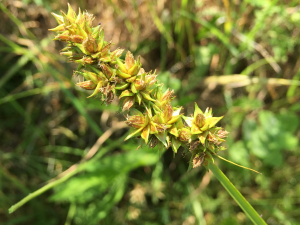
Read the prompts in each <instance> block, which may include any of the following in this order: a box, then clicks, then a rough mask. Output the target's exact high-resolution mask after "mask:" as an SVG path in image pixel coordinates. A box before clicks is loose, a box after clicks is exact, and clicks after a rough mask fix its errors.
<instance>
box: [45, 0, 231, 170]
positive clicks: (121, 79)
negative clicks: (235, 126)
mask: <svg viewBox="0 0 300 225" xmlns="http://www.w3.org/2000/svg"><path fill="white" fill-rule="evenodd" d="M61 13H62V15H61V16H60V15H57V14H55V13H52V15H53V16H54V17H55V19H56V20H57V22H58V24H59V25H58V26H57V27H55V28H53V29H50V30H51V31H54V32H57V36H56V37H55V38H54V40H59V41H64V42H67V47H65V48H64V49H63V50H62V51H61V54H62V55H65V56H67V57H68V59H69V61H71V62H75V63H77V64H78V68H77V71H75V74H79V75H82V76H83V77H84V79H85V80H84V81H83V82H79V83H77V84H76V85H77V86H79V87H81V88H83V89H86V90H94V92H93V93H92V94H91V95H90V96H89V97H93V96H100V97H101V99H102V101H105V102H106V103H110V102H111V101H112V100H113V98H114V97H115V96H117V97H118V98H119V99H120V100H121V103H122V109H123V111H129V115H128V116H127V118H126V123H127V124H128V126H130V127H131V130H130V134H129V135H128V136H127V137H126V139H125V140H127V139H129V138H132V137H141V138H142V139H143V140H144V142H145V143H146V144H149V146H150V147H155V146H156V145H158V146H159V147H160V149H161V148H169V147H172V149H173V151H174V153H176V152H177V151H178V148H179V147H180V146H183V147H184V148H185V151H190V152H191V153H192V157H191V160H190V167H197V166H201V165H202V164H203V165H207V163H208V161H209V160H213V157H212V155H213V154H217V152H218V151H220V150H224V149H225V148H224V147H222V146H220V144H221V143H222V142H225V140H224V138H225V137H226V136H227V134H228V132H227V131H225V130H224V129H223V128H221V127H216V124H217V123H218V122H219V121H220V120H221V119H222V118H223V117H213V116H212V111H211V109H206V111H205V112H204V113H203V112H202V111H201V109H200V108H199V107H198V106H197V104H195V112H194V115H193V116H191V117H185V116H183V115H182V114H181V113H180V111H181V110H182V107H173V106H172V104H171V101H172V100H173V99H174V91H173V90H169V89H168V90H166V91H165V92H163V91H162V84H160V83H158V81H157V80H156V76H157V75H156V74H155V72H154V73H152V72H148V73H146V72H145V70H144V69H143V68H142V64H141V63H140V58H139V57H138V59H137V60H135V59H134V57H133V55H132V53H131V52H130V51H128V52H127V54H126V57H125V61H123V60H121V59H120V58H119V57H120V56H121V55H122V53H123V49H117V50H115V51H113V52H111V51H110V47H111V45H112V42H111V41H110V42H107V41H105V40H104V31H103V29H102V28H101V26H100V25H98V26H96V27H93V26H92V22H93V20H94V17H93V15H91V14H89V13H87V12H83V13H82V12H81V10H80V9H79V13H78V15H77V14H76V13H75V12H74V10H73V9H72V7H71V6H70V5H69V4H68V13H67V14H65V13H64V12H61ZM183 119H184V121H185V122H184V121H183Z"/></svg>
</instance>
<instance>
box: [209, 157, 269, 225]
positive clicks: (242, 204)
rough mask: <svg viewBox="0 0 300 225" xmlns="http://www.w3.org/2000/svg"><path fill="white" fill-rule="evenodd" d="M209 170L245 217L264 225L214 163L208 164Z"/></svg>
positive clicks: (258, 224)
mask: <svg viewBox="0 0 300 225" xmlns="http://www.w3.org/2000/svg"><path fill="white" fill-rule="evenodd" d="M208 167H209V169H210V170H211V171H212V172H213V174H214V175H215V176H216V177H217V179H218V180H219V181H220V182H221V184H222V185H223V186H224V187H225V189H226V190H227V192H228V193H229V194H230V195H231V197H233V199H234V200H235V201H236V203H238V204H239V206H240V207H241V208H242V210H243V211H244V212H245V213H246V214H247V216H248V217H249V218H250V219H251V220H252V222H253V223H254V224H257V225H261V224H263V225H266V222H265V221H264V220H263V219H262V218H261V217H260V216H259V215H258V213H257V212H256V211H255V209H254V208H253V207H252V206H251V205H250V204H249V202H248V201H247V200H246V199H245V198H244V197H243V196H242V194H241V193H240V192H239V191H238V190H237V189H236V188H235V186H234V185H233V184H232V183H231V182H230V181H229V179H228V178H227V177H226V176H225V174H224V173H223V172H222V171H221V170H220V169H219V167H217V166H216V165H215V164H214V163H212V162H210V163H209V166H208Z"/></svg>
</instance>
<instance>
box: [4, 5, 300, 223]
mask: <svg viewBox="0 0 300 225" xmlns="http://www.w3.org/2000/svg"><path fill="white" fill-rule="evenodd" d="M70 3H71V5H72V6H73V8H74V9H77V8H78V7H81V8H82V9H86V10H88V11H89V12H90V13H93V14H95V17H96V19H95V21H94V22H95V24H97V23H101V24H102V26H103V27H104V30H105V37H106V40H112V41H113V43H115V47H121V48H126V49H129V50H130V51H132V52H133V53H134V55H135V56H137V55H141V57H142V63H143V65H144V68H145V69H146V71H149V70H151V69H152V70H153V69H157V71H158V72H159V74H160V75H159V77H158V78H159V79H160V80H161V81H162V82H164V83H165V87H171V88H173V89H174V90H175V91H176V95H177V101H176V104H178V105H183V106H184V107H185V111H186V112H187V113H191V112H192V111H193V105H194V102H197V103H198V105H199V106H200V107H201V108H202V109H205V108H206V107H212V108H213V111H214V112H215V115H216V116H218V115H225V118H224V119H223V120H222V123H221V125H222V126H223V127H225V128H226V130H228V131H230V135H229V137H228V139H227V143H226V144H227V147H228V151H224V153H223V155H222V156H223V157H225V158H227V159H229V160H232V161H234V162H236V163H239V164H242V165H244V166H248V167H251V168H253V169H255V170H258V171H260V172H262V174H263V175H257V174H255V173H253V172H250V171H247V170H243V169H241V168H238V167H235V166H233V165H231V164H228V163H226V162H224V161H220V160H218V159H217V160H216V162H217V163H218V164H219V166H220V167H221V169H222V170H223V171H224V173H225V174H226V175H227V176H228V177H229V178H230V179H231V181H232V182H233V183H234V185H236V186H237V187H238V189H239V190H240V191H241V192H242V194H243V195H244V196H245V197H246V199H248V200H249V202H250V203H251V204H252V205H253V206H254V208H255V209H256V210H257V211H258V213H259V214H261V215H262V217H263V218H264V219H265V220H266V222H267V223H268V224H271V225H273V224H274V225H276V224H284V225H290V224H293V225H296V224H300V222H299V221H300V211H299V207H300V182H299V181H300V175H299V174H300V166H299V165H300V157H299V150H300V147H299V137H300V130H299V115H300V88H299V85H300V81H299V80H300V70H299V69H300V58H299V53H300V38H299V33H300V5H299V1H297V0H277V1H276V0H273V1H271V0H264V1H258V0H255V1H254V0H251V1H250V0H244V1H242V0H234V1H228V0H223V1H215V0H214V1H212V0H202V1H200V0H199V1H197V0H190V1H188V0H181V1H167V0H157V1H146V0H145V1H142V0H141V1H133V0H132V1H130V0H122V1H117V0H103V1H95V0H89V1H82V0H78V1H70ZM66 8H67V2H66V1H65V0H61V1H57V0H49V1H41V0H23V1H18V0H2V1H0V9H1V11H0V20H1V27H0V52H1V53H0V71H1V76H0V148H1V151H0V224H2V225H12V224H32V225H33V224H50V225H51V224H53V225H56V224H65V225H70V224H78V225H81V224H83V225H86V224H91V225H92V224H149V225H150V224H151V225H152V224H153V225H154V224H172V225H175V224H183V225H190V224H201V225H202V224H222V225H225V224H228V225H229V224H230V225H234V224H251V222H250V221H249V219H247V217H246V216H245V214H244V213H243V212H242V211H241V209H240V208H239V207H238V206H237V205H236V203H235V202H234V201H233V200H232V199H231V197H230V196H229V195H228V193H227V192H226V191H225V190H224V189H223V187H222V186H221V185H220V183H219V182H218V181H217V180H216V179H215V178H214V177H213V176H212V174H211V173H208V172H206V171H205V169H204V168H197V169H194V170H192V171H189V172H187V168H188V159H189V157H188V156H187V157H185V155H183V154H182V151H179V153H177V155H175V157H173V153H172V151H171V150H168V151H166V152H165V153H163V154H161V155H159V152H158V151H157V149H154V150H152V149H148V147H147V146H142V147H141V148H140V149H139V150H136V148H137V146H138V145H139V140H129V141H126V142H123V140H124V137H125V136H126V133H127V129H126V128H125V127H124V126H123V123H122V122H121V121H122V120H123V118H124V115H122V114H121V113H120V108H119V106H118V104H117V101H115V102H113V103H112V105H109V106H105V105H103V104H101V102H100V100H99V99H86V97H87V96H88V95H87V93H86V92H84V91H82V90H79V89H77V88H75V87H74V82H73V81H72V80H76V79H77V80H78V79H81V78H80V77H73V78H72V77H71V74H72V70H73V69H74V67H73V66H74V65H71V64H67V63H66V59H65V58H64V57H62V56H60V55H59V54H58V49H61V47H62V46H61V43H58V42H54V41H52V38H53V34H52V33H50V32H48V30H47V29H49V28H52V27H54V26H55V20H54V18H52V16H51V15H50V12H51V11H54V12H56V13H58V12H59V10H60V9H62V10H64V11H66ZM112 126H113V128H114V129H111V127H112ZM99 137H100V139H98V138H99ZM99 147H100V148H99ZM91 149H92V150H91ZM98 149H99V150H98ZM97 150H98V151H97ZM95 152H96V154H95V156H94V157H92V158H91V159H90V160H86V161H85V162H84V163H82V166H81V167H80V172H79V173H77V174H76V175H75V176H73V177H72V178H70V179H68V180H67V181H66V182H64V183H62V184H60V185H58V186H56V187H55V188H54V189H52V190H50V191H48V192H46V193H44V194H43V195H40V196H39V197H37V198H35V199H33V200H32V201H31V202H29V203H27V204H26V205H25V206H23V207H22V208H20V209H19V210H17V211H16V212H15V213H14V214H8V208H9V207H10V206H11V205H12V204H14V203H16V202H17V201H19V200H20V199H22V198H23V197H25V196H26V195H27V194H29V193H31V192H33V191H34V190H36V189H38V188H40V187H42V186H43V185H45V184H46V183H47V182H48V181H49V180H50V179H52V178H54V177H56V176H57V175H59V174H60V173H62V172H63V171H65V170H66V169H68V168H69V167H70V166H72V165H73V164H76V163H78V162H79V161H80V160H81V159H82V158H83V157H86V158H88V157H89V155H91V154H93V153H95ZM87 154H88V156H86V155H87ZM71 170H72V169H71Z"/></svg>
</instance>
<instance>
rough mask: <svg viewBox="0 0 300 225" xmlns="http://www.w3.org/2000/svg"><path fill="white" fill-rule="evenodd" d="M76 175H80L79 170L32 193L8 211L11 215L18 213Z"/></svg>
mask: <svg viewBox="0 0 300 225" xmlns="http://www.w3.org/2000/svg"><path fill="white" fill-rule="evenodd" d="M76 173H78V168H77V169H76V170H73V171H72V172H70V173H68V174H67V175H65V176H64V177H62V178H60V179H58V180H55V181H53V182H51V183H49V184H46V185H45V186H44V187H42V188H40V189H38V190H36V191H35V192H33V193H30V194H29V195H27V196H26V197H25V198H23V199H22V200H21V201H19V202H18V203H16V204H15V205H13V206H11V207H10V208H9V209H8V212H9V213H13V212H14V211H16V210H17V209H18V208H20V207H21V206H22V205H24V204H25V203H26V202H28V201H30V200H31V199H33V198H35V197H37V196H39V195H40V194H42V193H44V192H45V191H47V190H49V189H51V188H53V187H55V186H57V185H59V184H61V183H63V182H64V181H66V180H68V179H69V178H70V177H72V176H74V175H75V174H76Z"/></svg>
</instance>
